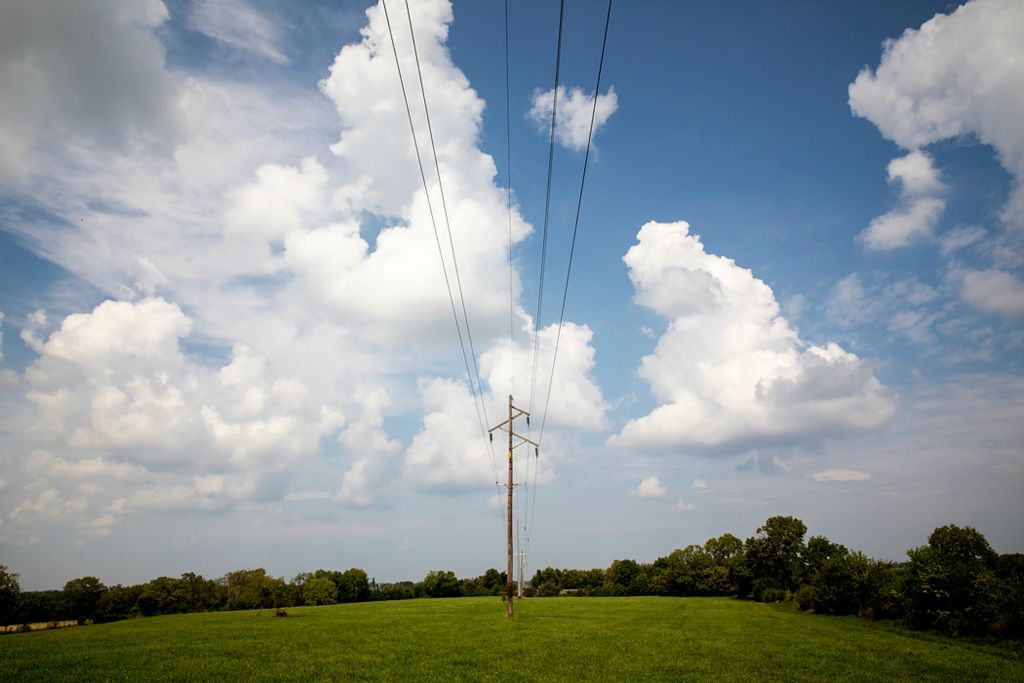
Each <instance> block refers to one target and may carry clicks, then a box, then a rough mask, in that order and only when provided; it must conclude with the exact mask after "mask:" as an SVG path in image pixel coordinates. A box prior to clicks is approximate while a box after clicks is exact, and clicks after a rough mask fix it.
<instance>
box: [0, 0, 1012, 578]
mask: <svg viewBox="0 0 1024 683" xmlns="http://www.w3.org/2000/svg"><path fill="white" fill-rule="evenodd" d="M410 7H411V10H412V19H413V23H414V26H415V29H416V36H417V43H418V45H419V48H420V51H419V58H420V60H421V62H422V65H423V67H424V79H425V87H426V94H427V97H428V98H429V103H430V107H431V118H432V121H433V123H434V127H433V134H434V137H435V141H436V143H437V148H438V153H439V162H440V165H441V169H442V178H443V182H444V185H445V192H446V198H447V202H448V205H449V208H451V210H452V211H451V213H452V221H451V227H452V242H453V243H454V244H455V247H456V255H457V257H458V260H459V265H460V268H461V273H462V278H463V285H464V296H465V299H466V305H467V315H468V318H469V321H470V325H471V329H472V331H473V335H474V344H475V348H476V351H477V355H478V361H479V364H480V369H481V375H482V380H483V384H484V389H485V399H484V402H483V404H482V405H481V408H482V409H485V410H486V411H487V412H488V416H489V418H490V421H491V422H496V421H497V419H495V418H494V416H495V415H498V414H500V411H501V410H503V401H504V400H505V397H506V396H507V395H508V393H510V392H511V393H514V394H515V396H516V401H517V403H519V404H526V403H527V402H528V398H529V393H530V392H529V386H530V373H529V370H530V365H531V364H532V360H531V359H532V353H533V337H532V334H533V333H532V328H531V323H532V317H531V316H533V315H534V312H535V308H536V298H537V288H538V275H539V265H540V251H541V228H542V222H543V212H544V189H545V170H546V165H547V154H548V145H547V140H548V132H547V130H546V129H545V127H544V126H545V124H544V121H545V120H546V119H545V118H544V117H545V111H548V112H549V111H550V101H551V99H550V98H551V89H552V87H553V77H554V74H553V71H554V52H555V40H556V29H557V19H558V5H557V3H552V2H516V3H512V6H511V8H510V19H509V35H510V50H511V64H510V81H509V84H508V85H509V91H510V93H511V100H510V109H511V118H510V121H509V124H510V125H509V126H508V128H506V116H505V86H506V82H505V72H504V50H503V45H504V43H503V40H504V29H505V27H504V5H503V4H502V3H500V2H473V3H462V2H455V3H453V5H450V4H448V3H447V2H443V1H442V0H431V1H429V2H428V1H426V0H423V1H420V0H416V1H415V2H411V3H410ZM388 10H389V12H390V13H391V19H392V23H393V27H394V29H395V31H396V40H397V49H398V52H399V57H400V60H401V64H402V75H403V77H404V78H405V82H406V85H407V87H409V88H410V94H411V95H413V99H412V100H411V103H410V104H411V106H412V108H413V115H414V119H415V124H416V126H417V134H418V136H419V138H420V141H421V142H424V141H425V140H426V139H427V130H426V126H425V122H424V121H423V118H422V104H421V102H420V100H419V99H418V97H419V90H418V89H417V88H418V80H417V79H416V76H415V70H414V69H415V66H414V62H413V55H412V52H411V45H410V43H409V38H408V30H409V24H408V19H407V18H406V14H405V6H404V5H403V4H401V3H399V2H398V1H397V0H392V1H391V2H389V3H388ZM604 11H605V8H604V7H602V6H601V4H600V3H589V2H577V1H574V0H570V1H569V2H567V3H566V11H565V32H564V37H563V41H564V42H563V61H562V72H561V85H562V86H563V88H564V90H563V91H562V92H561V93H560V97H561V98H562V99H561V101H560V106H559V114H560V120H561V122H562V125H563V126H565V127H564V128H562V129H560V131H559V133H560V135H559V144H558V145H556V150H555V157H554V175H553V184H552V187H553V192H552V205H551V212H550V228H549V229H550V236H549V240H550V241H549V245H548V266H549V269H548V270H547V273H546V286H545V298H544V304H543V311H544V315H543V316H542V319H541V320H540V321H539V325H538V327H539V328H540V330H541V332H540V346H539V348H540V349H541V351H540V359H541V363H540V367H541V370H540V371H539V372H538V376H539V378H540V379H539V380H538V382H539V386H540V389H539V391H538V395H539V396H541V397H542V396H543V394H544V391H545V389H546V377H547V373H548V368H550V358H551V351H552V344H553V340H554V336H555V332H556V329H555V327H553V325H555V326H557V313H558V308H559V305H560V294H561V291H562V283H563V278H564V272H565V266H566V257H567V248H568V244H569V236H570V234H571V229H572V221H573V218H574V213H575V207H576V199H577V192H578V189H579V180H580V173H581V171H582V162H583V148H584V147H585V143H586V125H585V124H586V123H587V122H588V121H589V115H590V106H591V104H592V102H593V100H592V94H593V88H594V79H595V76H596V68H597V59H598V55H599V52H600V39H601V32H602V30H603V21H604ZM0 13H2V14H3V15H6V16H0V19H3V21H0V25H2V26H4V27H5V29H4V30H6V31H7V33H9V34H10V35H7V34H6V33H3V32H2V31H3V30H0V38H3V44H4V45H5V47H4V49H2V50H0V90H2V91H3V94H4V96H3V101H4V102H5V104H4V105H3V106H0V156H2V158H3V161H2V162H0V264H2V265H0V312H2V313H3V317H2V318H0V331H2V347H0V349H2V356H0V404H2V406H3V410H2V414H3V417H2V418H0V501H2V507H0V520H2V524H0V552H2V556H3V558H4V562H5V563H7V564H8V565H9V566H10V567H11V568H12V569H13V570H14V571H17V572H19V573H20V574H21V576H22V585H23V586H26V587H29V588H47V587H55V586H59V585H61V584H62V583H63V582H64V581H66V580H68V579H70V578H73V577H74V576H80V575H84V574H94V575H97V576H99V577H100V578H101V579H103V580H104V581H106V582H108V583H116V582H137V581H142V580H145V579H148V578H152V577H155V576H158V575H165V574H170V575H174V574H177V573H181V572H184V571H198V572H201V573H203V574H206V575H210V576H219V575H222V574H223V573H225V572H227V571H231V570H234V569H238V568H242V567H249V566H264V567H266V568H267V569H268V571H270V572H272V573H274V574H277V575H284V576H286V577H290V576H292V575H294V574H295V573H297V572H299V571H304V570H310V569H314V568H317V567H340V568H346V567H349V566H360V567H363V568H364V569H366V570H367V571H368V572H369V573H370V574H371V575H372V576H374V577H375V578H377V579H378V580H381V581H383V580H396V579H417V578H419V577H421V576H422V575H423V574H425V573H426V571H428V570H430V569H438V568H446V569H453V570H455V571H456V572H457V573H459V574H460V575H476V574H479V573H482V572H483V571H484V570H485V569H487V568H488V567H491V566H500V565H501V563H502V561H503V558H504V554H503V553H504V548H503V539H504V530H503V523H502V517H501V513H502V510H501V506H500V505H499V504H498V502H499V501H498V500H496V499H495V496H496V495H498V494H500V493H501V491H500V490H499V489H496V488H495V486H494V478H495V470H496V469H499V468H500V467H501V465H502V460H501V458H502V454H501V453H500V452H495V453H493V454H488V453H487V452H486V447H485V445H484V442H483V439H482V436H481V434H480V429H479V425H478V424H477V418H476V411H475V408H474V398H473V396H472V395H471V393H470V391H469V385H468V384H467V381H466V377H465V373H464V370H463V359H462V356H461V355H460V352H459V348H458V343H457V337H456V332H455V328H454V324H453V322H452V317H451V311H450V308H449V301H448V299H447V295H446V294H445V289H444V280H443V278H442V275H441V272H442V271H441V265H440V261H439V256H438V252H437V247H436V246H435V244H434V241H433V240H434V237H433V233H432V232H431V227H430V226H431V223H430V218H429V213H428V211H427V206H426V203H425V197H424V194H423V187H422V185H421V184H420V178H419V175H418V171H417V169H416V161H415V156H414V154H413V148H412V146H411V138H410V134H409V127H408V126H409V124H408V121H407V119H406V117H405V110H404V105H403V104H402V100H401V90H400V89H399V85H398V80H397V74H396V72H395V63H394V56H393V54H392V53H391V42H390V38H389V37H388V34H387V30H386V27H385V24H384V23H383V15H382V13H381V8H380V6H379V5H374V6H373V7H369V8H368V3H365V2H344V3H327V2H324V3H302V4H300V5H294V4H290V3H274V2H255V1H249V2H246V1H245V0H220V1H219V2H218V1H214V0H203V1H197V2H167V3H161V2H160V1H159V0H150V1H148V2H136V1H128V0H125V1H124V2H113V3H109V2H108V3H98V2H97V3H80V4H77V5H71V6H68V5H64V4H61V3H53V4H48V3H19V4H15V5H10V6H7V7H5V9H3V10H0ZM1022 29H1024V13H1022V12H1021V8H1020V7H1019V5H1017V4H1016V3H1013V2H1000V1H996V0H988V1H979V0H973V1H972V2H970V3H968V4H966V5H965V6H963V7H959V8H958V7H957V6H956V5H955V4H948V3H937V2H903V3H869V4H865V3H853V2H850V3H810V2H800V3H797V2H794V3H777V4H775V5H770V6H769V5H765V4H763V3H753V2H751V3H740V4H737V3H732V4H730V5H729V6H728V7H726V6H718V5H710V6H698V5H691V4H685V3H667V2H666V3H620V4H618V5H616V6H615V7H614V9H613V13H612V19H611V27H610V31H609V40H608V47H607V57H606V64H605V71H604V74H603V78H602V86H601V93H600V95H601V97H600V98H599V100H598V105H599V106H598V112H599V116H598V126H597V131H596V134H595V137H594V141H593V145H594V149H593V151H592V153H591V157H590V162H591V163H590V166H589V169H588V176H587V184H586V190H585V194H584V201H583V208H582V214H581V221H580V232H579V237H578V242H577V251H576V256H575V258H576V260H575V262H574V266H573V277H572V281H571V285H570V290H569V298H568V304H567V308H566V323H567V324H566V326H565V327H564V328H563V332H562V337H561V342H560V345H559V350H558V365H557V366H556V373H555V377H556V381H555V383H554V385H553V387H552V399H551V410H550V412H549V422H548V425H549V427H548V431H546V432H545V435H544V442H543V446H544V447H543V449H542V453H541V459H540V462H539V469H537V470H536V471H534V470H532V469H531V471H530V479H529V482H530V483H531V486H530V487H528V488H527V489H522V490H521V491H526V490H528V491H530V493H531V495H533V497H534V500H532V501H531V500H530V499H528V498H527V497H526V496H525V495H523V494H521V495H520V497H519V499H518V500H517V506H518V508H517V509H518V510H521V511H522V510H532V511H534V514H533V515H531V516H528V515H527V513H526V512H521V513H517V515H522V517H523V519H521V520H520V526H524V527H525V528H523V530H522V534H523V536H524V541H525V537H526V536H527V535H528V536H529V539H530V540H529V543H528V544H526V543H525V542H524V547H525V548H526V549H527V551H528V554H529V558H528V563H529V567H530V571H531V572H532V571H533V570H534V569H538V568H541V567H543V566H547V565H555V566H578V567H590V566H607V564H608V563H610V561H611V560H612V559H615V558H621V557H632V558H635V559H638V560H642V561H651V560H653V559H655V558H656V557H658V556H659V555H664V554H667V553H668V552H670V551H671V550H672V549H674V548H676V547H683V546H685V545H687V544H690V543H702V542H703V541H704V540H706V539H707V538H708V537H711V536H717V535H719V534H721V533H724V532H727V531H728V532H732V533H735V534H737V535H739V536H741V537H746V536H749V535H751V534H753V532H754V530H755V529H756V528H757V526H758V525H759V524H760V523H761V522H763V521H764V519H766V518H767V517H768V516H770V515H774V514H794V515H797V516H799V517H801V518H802V519H804V521H805V522H806V523H807V524H808V526H809V528H810V532H811V533H812V534H824V535H827V536H829V537H830V538H832V539H834V540H836V541H839V542H842V543H844V544H846V545H848V546H850V547H853V548H859V549H863V550H864V551H866V552H867V553H869V554H871V555H874V556H877V557H883V558H888V559H899V558H901V557H902V556H903V554H904V552H905V550H906V549H907V548H909V547H912V546H915V545H918V544H921V543H923V542H924V540H925V539H926V537H927V534H928V533H929V532H930V530H931V529H933V528H934V527H936V526H939V525H941V524H946V523H951V522H952V523H959V524H969V525H973V526H975V527H977V528H978V529H979V530H980V531H982V532H983V533H984V534H986V536H987V537H988V538H989V539H990V541H991V542H992V543H993V545H994V546H995V547H996V549H997V550H999V551H1001V552H1012V551H1021V550H1024V536H1022V533H1021V527H1020V523H1019V520H1020V519H1021V518H1022V516H1024V498H1022V495H1021V493H1020V490H1021V487H1020V483H1021V481H1022V479H1024V456H1022V451H1021V448H1020V444H1021V443H1022V442H1024V441H1022V437H1024V434H1022V433H1021V424H1022V421H1021V419H1020V418H1022V417H1024V404H1022V403H1021V396H1022V395H1024V392H1022V391H1021V388H1022V386H1024V383H1022V377H1021V359H1022V355H1024V354H1022V352H1021V349H1022V344H1024V330H1022V327H1021V320H1022V316H1024V282H1022V279H1021V278H1022V273H1024V244H1022V238H1021V235H1022V230H1024V189H1022V188H1024V184H1022V183H1024V135H1022V134H1021V133H1020V130H1019V125H1018V124H1017V123H1016V122H1017V121H1019V120H1020V119H1021V117H1022V116H1024V107H1022V105H1021V102H1020V98H1019V97H1015V96H1014V95H1013V93H1016V92H1021V91H1024V66H1022V65H1024V55H1022V54H1021V47H1020V45H1019V43H1020V41H1019V40H1016V37H1018V36H1019V35H1020V33H1021V31H1022ZM574 88H576V89H581V90H580V91H579V92H575V93H574V90H573V89H574ZM545 107H547V109H545ZM531 111H533V112H534V114H532V115H531ZM573 124H576V125H575V126H574V125H573ZM580 126H582V127H580ZM506 130H508V132H509V134H510V136H511V149H512V168H511V187H512V196H513V204H514V209H515V211H514V218H515V221H514V225H513V233H514V242H515V244H514V246H513V249H512V255H513V261H514V268H515V272H514V286H513V290H512V292H511V293H512V298H513V300H514V301H515V304H516V307H517V310H518V313H517V314H516V318H515V320H516V330H515V339H514V342H515V344H516V351H515V355H514V360H512V356H511V355H510V352H509V348H510V346H509V342H510V340H509V315H510V310H509V294H510V292H509V272H508V261H507V258H508V253H507V249H508V234H509V233H508V230H509V227H508V223H507V222H506V221H507V213H506V208H505V207H506V203H505V202H506V196H507V195H506V190H507V188H508V187H509V178H508V174H507V171H506V164H507V155H506V151H505V150H506ZM581 135H582V137H580V136H581ZM421 151H423V152H424V153H426V154H427V156H426V157H425V163H426V166H427V171H428V172H427V177H428V185H429V187H430V192H431V196H432V197H433V203H434V207H435V209H436V208H438V207H439V205H440V204H439V199H440V196H439V194H438V193H437V192H438V188H437V186H436V180H435V177H434V174H433V172H432V171H431V169H432V168H433V158H432V157H431V156H430V155H429V149H427V148H424V149H423V150H421ZM436 218H437V219H438V220H440V219H441V216H440V215H439V214H438V215H437V216H436ZM441 229H442V231H443V230H444V224H443V222H442V223H441ZM442 241H444V242H445V247H444V249H447V244H446V236H445V235H444V233H443V232H442ZM444 258H445V259H446V263H447V264H448V268H449V270H451V268H452V265H451V260H450V259H451V254H450V251H445V257H444ZM510 361H511V362H510ZM513 367H514V371H513ZM541 412H543V408H542V402H540V399H538V405H536V406H535V413H536V414H538V415H539V414H540V413H541ZM489 458H493V460H491V462H489V461H488V460H489ZM525 464H526V463H525V461H522V462H520V463H519V465H520V466H523V467H521V470H522V471H523V475H522V477H523V481H524V482H525V481H526V480H527V477H526V474H525ZM492 467H493V468H494V469H492ZM532 467H533V465H531V468H532ZM534 477H535V480H534ZM525 519H530V520H532V523H527V522H526V521H524V520H525Z"/></svg>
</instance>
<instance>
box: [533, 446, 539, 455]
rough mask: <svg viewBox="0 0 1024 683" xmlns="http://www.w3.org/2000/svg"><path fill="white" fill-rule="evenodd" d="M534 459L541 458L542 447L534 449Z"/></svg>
mask: <svg viewBox="0 0 1024 683" xmlns="http://www.w3.org/2000/svg"><path fill="white" fill-rule="evenodd" d="M533 457H535V458H540V446H534V447H533Z"/></svg>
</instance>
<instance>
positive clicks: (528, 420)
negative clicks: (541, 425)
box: [526, 415, 530, 427]
mask: <svg viewBox="0 0 1024 683" xmlns="http://www.w3.org/2000/svg"><path fill="white" fill-rule="evenodd" d="M526 426H527V427H529V426H530V416H529V415H527V416H526Z"/></svg>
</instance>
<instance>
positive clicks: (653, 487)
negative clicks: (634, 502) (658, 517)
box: [633, 477, 668, 498]
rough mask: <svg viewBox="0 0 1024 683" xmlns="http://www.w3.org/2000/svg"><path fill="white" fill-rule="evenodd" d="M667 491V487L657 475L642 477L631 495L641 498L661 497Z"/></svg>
mask: <svg viewBox="0 0 1024 683" xmlns="http://www.w3.org/2000/svg"><path fill="white" fill-rule="evenodd" d="M667 493H668V489H667V488H665V485H664V484H662V483H661V481H659V480H658V478H657V477H644V478H643V481H641V482H640V484H639V485H637V487H636V489H634V491H633V495H636V496H640V497H641V498H663V497H664V496H665V495H666V494H667Z"/></svg>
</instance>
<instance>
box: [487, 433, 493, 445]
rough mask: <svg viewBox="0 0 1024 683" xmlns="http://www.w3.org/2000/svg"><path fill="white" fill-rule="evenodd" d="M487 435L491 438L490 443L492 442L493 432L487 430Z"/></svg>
mask: <svg viewBox="0 0 1024 683" xmlns="http://www.w3.org/2000/svg"><path fill="white" fill-rule="evenodd" d="M487 436H489V437H490V438H491V443H494V432H487Z"/></svg>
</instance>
